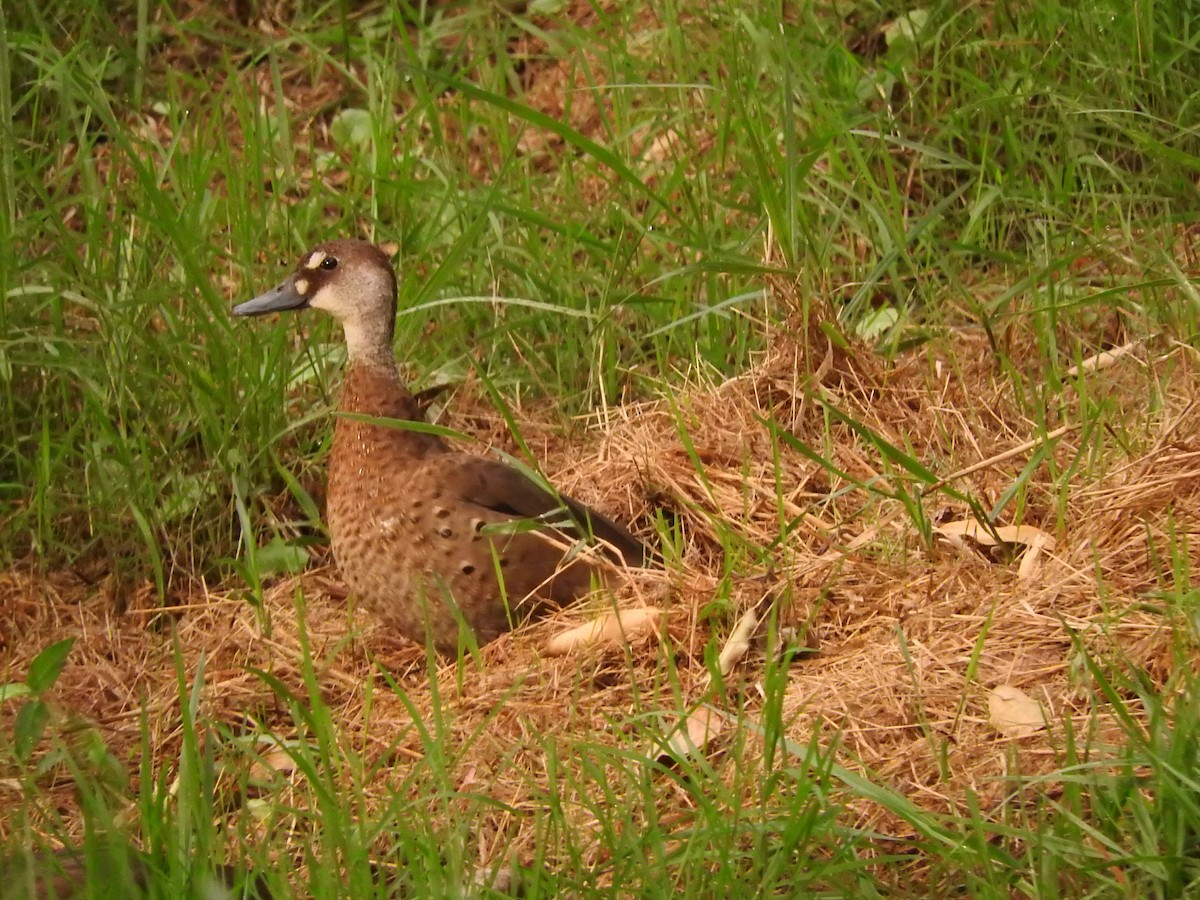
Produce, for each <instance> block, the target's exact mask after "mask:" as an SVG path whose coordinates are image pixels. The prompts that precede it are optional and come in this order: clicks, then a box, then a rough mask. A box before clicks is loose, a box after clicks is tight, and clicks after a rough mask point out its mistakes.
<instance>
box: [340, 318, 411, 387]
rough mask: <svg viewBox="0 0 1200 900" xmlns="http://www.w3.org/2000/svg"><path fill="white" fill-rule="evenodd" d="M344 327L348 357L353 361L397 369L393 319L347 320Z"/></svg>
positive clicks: (343, 324)
mask: <svg viewBox="0 0 1200 900" xmlns="http://www.w3.org/2000/svg"><path fill="white" fill-rule="evenodd" d="M342 329H343V332H344V333H345V335H346V358H347V359H348V360H349V361H350V362H351V363H356V362H361V363H367V364H369V365H372V366H375V367H378V368H381V369H391V370H392V371H393V372H394V371H396V351H395V349H394V348H393V347H392V325H391V320H385V321H384V322H361V321H358V320H353V321H347V322H343V323H342ZM397 377H399V376H397Z"/></svg>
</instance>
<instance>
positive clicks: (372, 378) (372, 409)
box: [339, 353, 424, 421]
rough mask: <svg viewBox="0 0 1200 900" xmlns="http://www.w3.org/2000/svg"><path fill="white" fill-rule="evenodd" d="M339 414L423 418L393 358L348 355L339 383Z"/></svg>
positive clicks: (409, 418) (413, 419) (414, 419)
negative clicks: (343, 376)
mask: <svg viewBox="0 0 1200 900" xmlns="http://www.w3.org/2000/svg"><path fill="white" fill-rule="evenodd" d="M339 407H340V410H341V411H342V412H348V413H359V414H361V415H364V416H380V417H383V418H388V419H407V420H409V421H420V420H422V419H423V418H424V416H423V415H422V414H421V409H420V407H419V406H417V401H416V400H415V399H414V398H413V395H412V391H410V390H409V389H408V385H406V384H405V383H404V379H403V378H401V377H400V370H399V368H398V367H397V366H396V357H395V356H393V355H391V354H390V353H389V354H388V355H387V357H385V358H383V359H379V358H377V357H375V356H373V357H368V358H363V357H362V356H359V355H354V354H351V355H350V359H349V361H348V362H347V363H346V375H345V379H344V381H343V382H342V398H341V403H340V404H339Z"/></svg>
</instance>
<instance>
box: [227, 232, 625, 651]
mask: <svg viewBox="0 0 1200 900" xmlns="http://www.w3.org/2000/svg"><path fill="white" fill-rule="evenodd" d="M306 306H313V307H316V308H321V309H326V310H327V311H329V312H330V313H331V314H332V315H334V316H335V317H337V318H338V319H339V320H340V321H341V322H342V325H343V328H344V330H345V333H346V343H347V356H348V362H347V366H346V373H345V380H344V383H343V386H342V394H341V399H340V403H339V411H340V412H342V413H346V414H347V415H343V416H339V417H338V420H337V423H336V425H335V426H334V437H333V447H332V450H331V452H330V459H329V487H328V493H327V498H328V499H327V509H326V516H327V519H328V525H329V533H330V536H331V538H332V541H333V553H334V558H335V559H336V560H337V563H338V568H339V570H340V571H341V574H342V577H343V578H344V579H345V581H346V584H347V586H348V587H349V588H350V590H351V592H352V593H353V594H354V595H355V596H356V597H357V598H358V600H359V601H360V602H361V603H362V604H363V605H364V606H366V607H368V608H369V609H371V610H373V611H374V612H375V613H377V614H378V615H379V616H380V617H381V618H382V619H383V620H384V621H386V622H388V623H390V624H391V625H393V626H394V627H395V628H396V629H397V630H398V631H399V632H400V633H401V634H404V635H405V636H407V637H409V638H411V639H413V640H415V641H419V642H427V641H428V642H431V643H432V644H433V645H434V647H436V648H437V650H438V651H439V652H442V653H454V652H455V651H456V650H457V649H458V646H459V643H460V639H461V638H462V637H463V635H462V634H461V625H463V624H465V625H467V626H469V627H470V629H471V631H472V632H473V633H474V637H475V639H476V640H477V641H478V642H479V643H480V644H483V643H486V642H487V641H490V640H492V639H493V638H495V637H497V636H498V635H500V634H502V633H503V632H505V631H507V630H508V629H509V628H510V627H511V626H512V625H513V624H514V623H517V622H519V621H521V620H523V619H525V618H527V617H529V616H532V615H537V614H538V613H540V612H542V611H544V610H545V609H546V608H547V607H549V606H555V605H561V604H564V603H569V602H571V601H572V600H574V599H576V598H578V597H579V596H581V595H582V594H584V593H586V592H587V591H588V590H589V589H590V587H591V584H592V577H593V567H592V565H591V564H590V563H588V562H587V561H586V560H584V559H582V558H578V557H573V554H572V553H571V552H570V551H568V550H567V548H568V547H570V546H571V545H572V544H573V543H574V542H575V541H576V540H577V539H578V537H579V536H580V534H581V532H583V531H590V532H591V533H592V534H594V535H595V536H596V537H599V538H601V539H602V540H603V541H604V542H605V549H606V551H607V552H608V554H609V555H610V556H612V557H613V558H615V559H623V560H624V561H625V562H626V563H628V564H631V565H642V564H643V563H644V562H645V559H646V555H647V551H646V548H645V547H644V546H643V545H642V544H641V543H640V542H639V541H638V540H637V539H636V538H634V537H632V536H631V535H630V534H629V533H628V532H627V531H626V530H625V529H624V528H622V527H621V526H619V525H617V524H615V523H614V522H611V521H610V520H608V519H606V518H605V517H604V516H602V515H600V514H599V513H597V512H595V511H594V510H591V509H588V508H587V507H585V506H583V505H582V504H579V503H577V502H576V501H574V500H571V499H570V498H566V497H555V496H554V495H553V494H551V493H550V492H548V491H546V490H543V489H542V488H541V487H540V486H539V485H537V484H535V483H534V482H533V481H531V480H530V479H529V478H527V477H526V476H525V475H524V474H523V473H521V472H520V471H518V470H517V469H514V468H513V467H511V466H508V465H505V464H504V463H501V462H499V461H496V460H491V459H486V458H483V457H479V456H474V455H471V454H467V453H463V452H460V451H457V450H455V449H453V448H452V447H451V446H450V445H449V444H448V443H447V442H446V440H445V439H444V438H442V437H440V436H437V435H433V434H427V433H422V432H418V431H413V430H411V429H405V428H403V427H396V426H394V425H386V424H380V423H379V422H377V421H366V420H364V418H363V417H370V418H373V419H379V418H386V419H399V420H408V421H420V420H422V419H423V416H422V414H421V411H420V409H419V407H418V404H417V402H416V400H415V399H414V398H413V396H412V394H411V393H410V392H409V390H408V388H407V386H406V385H405V384H404V382H403V380H402V379H401V377H400V373H399V370H398V368H397V366H396V358H395V354H394V351H393V349H392V329H393V323H394V320H395V310H396V285H395V276H394V274H393V271H392V267H391V264H390V262H389V261H388V259H387V257H386V256H385V255H384V254H383V252H382V251H380V250H379V249H378V248H376V247H374V246H373V245H371V244H368V243H366V242H363V241H332V242H329V243H326V244H321V245H320V246H318V247H316V248H314V249H313V250H312V251H310V252H309V253H307V254H305V256H304V257H303V258H302V259H301V261H300V264H299V266H298V268H297V270H296V273H295V274H294V275H293V276H292V277H291V278H289V279H288V280H287V281H285V282H284V283H283V284H282V285H280V286H279V287H278V288H275V289H274V290H273V291H271V292H269V293H267V294H264V295H263V296H262V297H259V298H256V299H255V300H252V301H250V302H249V303H245V304H242V305H241V306H239V307H237V308H235V310H234V312H235V313H238V314H240V315H258V314H261V313H263V312H269V311H271V310H275V309H295V308H302V307H306ZM556 510H557V512H555V511H556ZM539 516H544V517H548V518H550V519H551V520H552V523H553V526H554V527H550V526H549V525H547V524H546V523H545V521H544V520H541V521H539V522H538V523H530V522H529V521H528V520H530V519H535V518H537V517H539ZM535 525H536V526H537V527H534V526H535ZM579 526H582V527H579Z"/></svg>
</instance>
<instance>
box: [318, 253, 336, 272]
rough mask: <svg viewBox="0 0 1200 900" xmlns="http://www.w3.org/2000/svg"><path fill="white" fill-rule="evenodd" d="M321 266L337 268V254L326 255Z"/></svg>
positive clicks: (323, 267)
mask: <svg viewBox="0 0 1200 900" xmlns="http://www.w3.org/2000/svg"><path fill="white" fill-rule="evenodd" d="M321 268H322V269H336V268H337V257H335V256H327V257H325V258H324V259H323V260H321Z"/></svg>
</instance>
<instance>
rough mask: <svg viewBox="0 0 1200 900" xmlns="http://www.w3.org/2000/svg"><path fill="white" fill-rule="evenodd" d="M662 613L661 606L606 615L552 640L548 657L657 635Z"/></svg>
mask: <svg viewBox="0 0 1200 900" xmlns="http://www.w3.org/2000/svg"><path fill="white" fill-rule="evenodd" d="M662 614H663V613H662V610H661V609H659V608H658V607H657V606H641V607H638V608H637V609H625V610H619V611H617V612H610V613H605V614H604V615H602V616H599V617H598V618H595V619H593V620H592V621H590V622H585V623H584V624H582V625H579V626H577V627H575V628H572V629H571V630H570V631H564V632H562V634H556V635H555V636H554V637H552V638H550V640H548V641H547V642H546V654H547V655H548V656H565V655H566V654H568V653H572V652H574V651H576V650H582V649H583V648H585V647H591V646H593V645H595V644H600V645H604V646H609V645H612V646H617V645H621V644H632V643H634V642H635V641H637V640H639V639H641V638H644V637H646V636H648V635H650V634H657V633H658V627H659V621H660V620H661V618H662Z"/></svg>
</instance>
